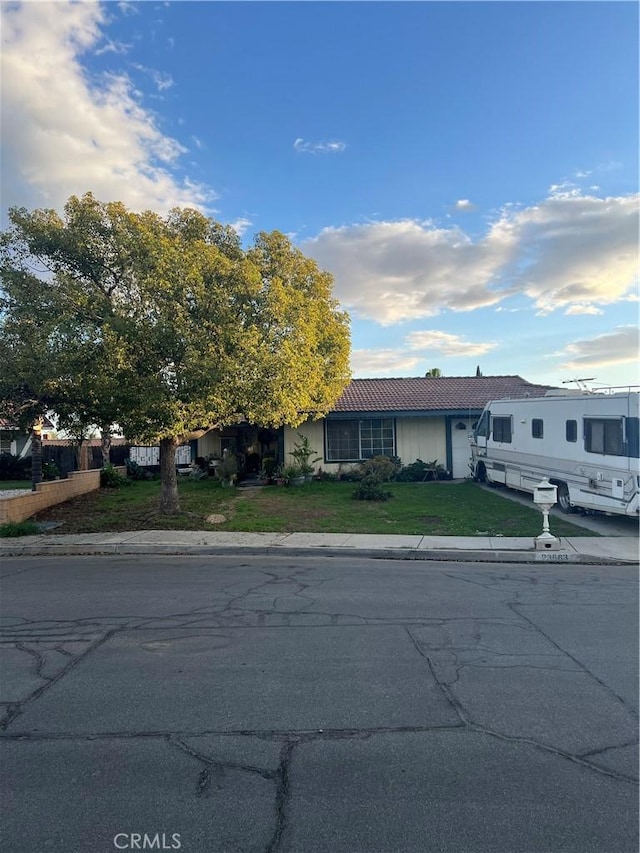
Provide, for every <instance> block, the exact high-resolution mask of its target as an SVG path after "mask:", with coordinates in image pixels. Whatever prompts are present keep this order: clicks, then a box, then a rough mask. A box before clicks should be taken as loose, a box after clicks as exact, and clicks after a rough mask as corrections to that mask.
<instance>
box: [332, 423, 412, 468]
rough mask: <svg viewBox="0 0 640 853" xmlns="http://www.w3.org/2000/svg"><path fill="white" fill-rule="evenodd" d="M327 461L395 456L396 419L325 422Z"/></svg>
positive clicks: (349, 460)
mask: <svg viewBox="0 0 640 853" xmlns="http://www.w3.org/2000/svg"><path fill="white" fill-rule="evenodd" d="M325 436H326V456H327V462H358V461H359V460H360V459H371V457H372V456H395V437H394V429H393V418H372V419H370V420H362V421H358V420H353V421H325Z"/></svg>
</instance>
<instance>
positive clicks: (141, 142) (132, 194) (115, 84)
mask: <svg viewBox="0 0 640 853" xmlns="http://www.w3.org/2000/svg"><path fill="white" fill-rule="evenodd" d="M125 5H128V4H125ZM0 13H1V15H2V47H3V49H2V78H3V91H2V98H3V114H4V116H3V117H4V121H3V159H2V186H3V197H4V198H3V200H4V203H5V204H6V205H11V204H18V205H25V206H28V207H30V206H42V205H45V206H47V207H54V208H58V209H59V208H60V207H61V206H62V205H63V204H64V202H65V201H66V199H67V198H68V197H69V196H70V195H72V194H77V195H80V194H83V193H85V192H87V191H91V192H93V193H94V195H95V196H96V197H97V198H99V199H100V200H104V201H109V200H113V199H118V200H121V201H123V202H124V203H125V204H127V205H128V206H129V207H131V208H133V209H134V210H140V209H143V208H152V209H154V210H157V211H158V212H163V211H166V210H167V209H169V208H170V207H173V206H174V205H191V206H196V207H200V208H206V206H207V204H208V203H209V202H210V201H211V200H212V199H213V198H214V197H215V196H214V194H213V193H211V191H210V190H208V189H207V188H206V187H204V186H202V185H200V184H197V183H195V182H192V181H189V180H188V179H185V180H182V181H181V180H178V179H177V178H176V177H175V175H174V173H173V169H174V168H175V166H176V163H177V159H178V158H179V156H180V155H181V154H182V153H183V152H184V151H185V149H184V148H183V146H182V145H180V143H178V142H177V141H176V140H175V139H172V138H171V137H169V136H167V135H165V134H164V133H163V132H162V131H161V130H160V128H159V126H158V123H157V120H156V119H155V117H154V116H153V114H152V113H151V112H149V111H148V110H147V109H145V108H144V106H143V105H142V104H141V100H140V95H139V93H137V92H136V91H135V89H134V87H133V86H132V84H131V81H130V80H129V79H128V77H127V76H126V75H124V74H110V75H105V76H104V77H102V78H100V80H99V81H97V82H96V81H95V80H92V79H90V78H89V75H88V74H87V73H86V72H85V70H84V68H83V65H82V61H81V60H82V56H83V54H85V53H87V52H90V51H96V50H99V49H100V48H101V46H102V45H103V41H104V39H103V32H102V30H103V27H104V25H105V23H106V15H105V12H104V11H103V8H102V7H101V6H100V5H99V4H98V3H92V2H84V3H68V2H64V3H63V2H57V3H23V4H21V5H14V4H8V3H3V4H1V6H0ZM107 43H108V42H107ZM156 82H157V85H158V86H159V87H162V86H165V88H166V86H167V85H169V78H166V77H163V76H162V75H161V76H159V77H158V79H157V81H156Z"/></svg>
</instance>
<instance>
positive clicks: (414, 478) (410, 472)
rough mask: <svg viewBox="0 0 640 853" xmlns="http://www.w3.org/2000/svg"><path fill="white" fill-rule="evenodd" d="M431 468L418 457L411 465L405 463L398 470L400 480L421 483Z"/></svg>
mask: <svg viewBox="0 0 640 853" xmlns="http://www.w3.org/2000/svg"><path fill="white" fill-rule="evenodd" d="M428 470H429V465H427V463H426V462H423V461H422V459H416V461H415V462H412V463H411V465H405V466H404V467H403V468H401V469H400V471H398V480H399V481H400V482H401V483H421V482H422V481H423V480H424V478H425V476H426V474H427V471H428Z"/></svg>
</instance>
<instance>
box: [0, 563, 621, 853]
mask: <svg viewBox="0 0 640 853" xmlns="http://www.w3.org/2000/svg"><path fill="white" fill-rule="evenodd" d="M247 567H248V566H247ZM35 568H37V567H34V569H35ZM34 569H26V570H22V571H20V572H16V573H15V574H21V573H23V572H24V571H33V570H34ZM313 570H314V567H308V568H305V569H300V568H299V567H294V566H287V567H283V569H282V571H281V572H270V571H266V570H260V571H259V574H261V575H262V576H263V578H266V580H265V579H262V580H260V579H256V578H253V579H244V580H242V581H238V580H234V581H232V582H230V583H228V584H226V585H225V586H223V587H221V589H220V590H218V591H216V593H215V597H216V598H218V599H222V600H221V601H219V606H215V605H214V606H212V605H211V604H209V605H205V606H201V607H198V608H195V609H192V610H188V611H182V612H178V613H173V614H164V615H162V616H153V617H149V616H142V615H134V614H130V615H127V616H107V615H103V616H94V617H85V618H82V619H75V620H51V619H47V620H27V619H23V618H22V617H6V619H9V620H11V619H15V620H18V624H15V625H6V624H5V627H4V629H3V632H2V633H3V636H4V638H5V639H4V642H7V643H10V644H12V645H13V646H14V647H15V648H17V649H18V650H20V651H22V652H25V653H27V654H28V655H30V656H31V658H32V659H33V661H34V662H35V671H36V674H37V675H38V677H39V678H42V679H46V683H45V684H43V685H41V686H40V687H38V688H37V689H36V690H34V691H33V692H32V693H31V694H30V695H29V696H28V697H27V698H25V699H24V700H22V701H21V702H11V703H5V705H4V707H5V716H4V718H3V719H2V721H1V722H0V740H8V741H47V740H72V741H83V740H92V741H95V740H103V739H104V740H109V739H127V740H136V739H141V740H142V739H145V738H146V739H149V738H161V739H163V740H165V741H166V742H167V743H168V744H169V745H170V746H171V747H172V748H174V749H177V750H180V751H181V752H183V753H185V754H187V755H189V756H190V757H191V758H193V759H194V760H195V761H196V762H198V763H199V764H200V771H199V773H198V776H197V779H196V782H195V791H194V795H195V796H197V797H207V796H208V793H209V791H210V789H211V785H212V784H213V780H214V779H215V778H216V774H220V773H223V772H225V771H227V770H233V771H239V772H246V773H252V774H257V775H258V776H260V777H261V778H263V779H265V780H269V781H274V782H275V785H276V792H275V821H274V828H273V833H272V836H271V838H270V840H269V842H268V845H267V847H266V848H265V853H277V851H278V850H279V849H280V848H281V845H282V843H283V839H284V836H285V832H286V830H287V826H288V818H287V808H288V804H289V801H290V796H291V780H290V769H291V762H292V760H293V757H294V753H295V749H296V748H297V747H299V746H300V745H302V744H305V743H308V742H312V741H317V740H325V741H330V740H356V739H358V740H364V739H368V738H371V737H375V736H377V735H384V734H409V733H429V732H436V731H468V732H475V733H479V734H482V735H485V736H488V737H492V738H496V739H499V740H502V741H504V742H509V743H514V744H521V745H528V746H531V747H533V748H535V749H538V750H541V751H543V752H545V753H547V754H551V755H554V756H555V757H558V758H561V759H563V760H565V761H568V762H570V763H571V764H572V765H574V766H577V767H581V768H583V769H587V770H588V771H589V772H592V773H597V774H599V775H602V776H606V777H608V778H611V779H614V780H617V781H618V782H621V783H625V784H633V785H637V780H636V779H635V778H634V777H632V776H629V775H627V774H625V773H622V772H618V771H615V770H610V769H607V768H604V767H601V766H599V765H597V764H595V763H593V761H590V760H589V759H593V758H595V757H597V756H599V755H601V754H603V753H606V752H608V751H611V750H615V749H620V748H623V747H626V746H634V745H635V744H636V743H637V741H629V742H627V743H623V744H612V745H608V746H604V747H599V748H598V749H596V750H589V751H586V752H581V753H572V752H568V751H565V750H562V749H559V748H557V747H554V746H551V745H550V744H547V743H544V742H541V741H538V740H537V739H535V738H528V737H526V736H519V735H508V734H504V733H502V732H499V731H496V730H493V729H491V728H489V727H487V726H484V725H481V724H478V723H476V722H474V720H473V719H472V715H471V714H470V713H469V712H468V710H467V709H465V707H464V705H463V704H462V703H461V702H460V700H459V699H458V698H457V696H456V695H455V693H454V691H453V690H452V689H451V688H452V685H453V684H455V683H456V682H457V681H458V678H459V674H460V671H461V670H462V669H464V668H487V669H493V668H505V669H506V668H509V669H511V668H516V669H518V668H526V669H543V670H551V671H556V670H560V671H563V672H567V671H570V672H584V673H586V674H587V675H588V676H590V677H591V678H593V679H594V680H595V681H596V682H597V683H598V684H599V685H600V686H601V687H604V688H605V690H606V691H607V692H608V694H609V695H610V696H612V697H614V698H615V700H616V701H618V702H620V703H621V704H622V705H623V707H624V708H625V710H626V711H627V712H629V713H631V714H632V715H633V716H634V718H637V714H636V713H635V711H633V710H632V709H630V708H629V707H628V706H627V703H626V702H625V700H624V699H623V698H622V697H621V696H619V695H618V694H617V693H616V692H615V691H614V690H613V689H612V688H610V687H609V686H608V685H607V684H606V683H605V682H603V681H602V679H600V678H598V677H597V676H596V675H595V674H594V673H592V672H591V671H590V670H589V669H588V667H587V666H586V665H585V664H583V663H582V662H581V661H580V660H579V659H578V658H576V657H575V656H574V655H572V654H571V653H569V652H567V651H566V650H565V649H563V648H562V647H561V646H560V645H559V644H558V643H557V642H555V641H554V640H553V639H552V638H551V637H549V636H548V635H547V634H546V633H545V632H544V631H543V630H542V629H541V628H540V627H539V626H538V625H536V624H535V622H534V621H533V620H532V619H530V618H529V617H527V616H524V615H523V614H522V613H520V612H519V611H518V609H517V608H518V607H519V606H522V605H523V604H524V602H523V601H522V600H521V595H522V594H523V590H524V589H531V588H535V587H547V588H548V587H551V588H552V589H553V591H554V593H555V594H557V595H558V597H559V595H560V591H562V594H563V595H566V594H567V593H569V594H571V595H574V594H575V595H577V592H578V590H579V588H581V587H582V588H584V586H585V582H584V579H582V581H581V582H580V583H576V581H575V579H567V580H566V581H564V580H561V579H558V578H555V579H550V578H545V577H544V576H542V575H540V576H537V575H536V574H529V575H523V576H520V577H518V578H514V577H513V576H512V575H510V574H504V573H501V574H496V573H490V574H485V576H484V577H483V578H480V577H479V578H477V579H470V578H468V577H464V576H462V575H461V574H456V573H451V572H443V573H442V574H443V575H444V576H446V577H449V578H451V579H452V580H456V581H460V582H464V583H469V584H473V585H476V586H480V587H482V588H484V589H486V590H489V591H490V592H492V593H496V594H498V595H499V596H500V597H501V603H502V604H503V605H504V606H506V607H507V608H508V609H509V610H510V611H511V613H512V614H513V615H514V617H515V618H513V619H512V618H509V617H497V616H496V617H490V618H486V619H483V618H481V617H469V616H462V617H450V618H442V617H440V618H433V617H431V618H429V617H424V618H420V617H415V618H407V617H381V616H376V617H366V616H361V615H359V614H352V613H332V612H325V611H317V610H302V609H297V608H293V609H291V608H290V609H283V610H278V609H277V608H278V603H279V602H283V604H285V605H286V603H287V602H288V603H289V604H291V602H292V599H295V598H300V599H301V604H300V606H301V607H306V606H308V604H309V602H310V603H311V605H314V604H315V601H316V599H315V598H314V597H313V595H312V594H311V593H312V591H313V590H312V588H313V586H314V585H320V584H322V583H325V582H329V581H331V580H334V578H322V579H313V580H312V579H309V578H306V579H305V582H302V580H300V577H301V576H304V575H306V574H307V573H308V572H311V571H313ZM286 572H288V574H287V573H286ZM257 580H259V582H256V581H257ZM598 580H599V579H598V578H597V577H596V576H595V575H592V576H588V577H587V579H586V581H587V585H588V584H590V583H593V582H598ZM287 586H288V587H289V588H288V589H286V591H283V587H287ZM505 586H507V587H517V588H507V589H505ZM239 587H240V588H241V589H242V591H240V590H239V589H238V588H239ZM252 596H255V597H256V598H257V599H258V600H261V601H262V602H270V608H271V609H269V608H268V607H259V608H256V607H255V606H254V607H251V601H250V599H251V597H252ZM224 599H226V603H225V601H224ZM608 603H609V602H608ZM580 604H581V606H588V605H587V604H583V603H582V602H580ZM594 606H595V605H594ZM252 619H253V620H254V621H253V622H252V621H251V620H252ZM292 619H294V620H299V623H298V624H295V625H293V626H292V625H291V621H292ZM311 619H314V620H318V619H326V620H327V621H326V622H325V623H324V624H317V622H316V623H314V624H310V623H309V622H307V623H306V624H305V620H311ZM268 620H279V621H280V623H281V624H268ZM346 620H352V621H346ZM5 621H6V620H5ZM203 621H204V622H207V621H208V622H209V623H212V622H216V624H215V625H213V624H209V625H207V626H203V625H202V624H199V623H202V622H203ZM167 622H173V623H174V624H172V625H168V624H167ZM459 622H471V623H478V624H479V625H495V626H505V627H508V628H511V629H514V628H522V629H523V630H525V631H527V632H531V633H533V634H539V635H540V636H542V637H543V638H544V639H545V640H546V641H547V642H548V643H550V644H551V645H552V646H553V647H554V648H555V649H557V650H558V652H560V654H561V655H562V656H563V657H564V658H565V659H567V658H568V659H569V660H571V661H572V662H573V664H574V665H575V667H576V668H575V669H574V668H573V667H571V668H569V669H567V668H562V667H548V666H538V665H536V664H532V663H528V664H526V663H516V664H514V665H506V666H504V665H503V666H502V667H497V666H496V665H495V664H491V663H487V662H484V661H481V660H479V659H478V658H476V659H474V660H470V661H464V662H460V661H459V656H460V654H464V653H465V652H466V653H469V654H473V653H478V652H483V651H484V652H486V653H487V654H488V655H491V656H495V657H498V658H500V657H505V658H507V657H510V658H517V657H523V658H540V657H545V656H546V655H540V654H533V655H532V654H525V653H522V654H521V653H515V654H509V653H507V652H499V651H494V650H493V649H492V648H491V647H490V646H487V645H485V644H480V643H479V642H478V644H476V645H474V646H471V645H454V644H452V643H445V644H444V645H440V646H434V645H430V646H428V647H427V648H425V646H424V644H423V643H422V642H421V641H420V640H419V639H418V638H417V637H416V636H414V634H413V633H412V631H411V628H412V627H432V626H436V627H443V626H446V625H447V624H448V623H459ZM523 622H524V623H526V627H525V625H524V624H523ZM229 623H234V624H229ZM354 625H357V626H362V627H369V626H380V625H382V626H385V625H400V626H402V627H403V628H404V630H405V631H406V634H407V636H408V638H409V639H410V641H411V643H412V645H413V647H414V648H415V650H416V651H417V653H418V654H419V655H420V657H421V658H422V659H423V660H424V661H425V663H426V666H427V669H428V672H429V675H430V677H431V678H432V679H433V682H434V684H435V685H436V686H437V687H438V688H439V690H440V692H441V693H442V695H443V696H444V698H445V700H446V702H447V704H448V706H449V707H450V708H451V709H452V710H453V711H454V713H455V715H456V717H457V719H458V720H459V722H458V723H457V724H450V725H431V726H400V727H394V726H388V727H387V726H379V727H373V728H364V729H355V728H343V729H327V730H322V729H318V730H300V731H296V730H278V729H272V730H246V729H243V730H235V731H229V730H224V731H218V730H210V731H198V732H193V731H186V732H175V731H150V732H135V733H123V732H111V733H96V734H89V735H84V736H78V735H74V734H73V733H61V734H60V733H58V734H46V733H45V734H39V733H29V732H16V731H10V732H8V731H7V729H8V727H9V726H12V729H14V728H15V726H13V725H12V724H13V723H15V721H16V720H17V719H18V718H19V716H20V715H21V714H22V712H23V710H24V709H25V707H26V706H27V705H28V704H29V703H32V702H34V701H36V700H37V699H39V698H40V696H42V694H43V693H44V692H45V691H46V690H48V689H49V688H50V687H51V686H52V685H53V684H55V683H57V682H58V681H60V680H61V679H62V678H64V677H65V676H66V675H67V674H68V673H69V672H70V671H71V670H72V669H73V667H75V666H76V665H77V664H78V663H80V662H81V661H83V660H85V659H86V658H87V657H88V656H89V655H91V654H92V653H93V652H94V651H95V650H97V649H98V648H99V647H100V646H102V645H103V644H104V643H106V642H107V641H108V640H110V639H111V638H113V637H114V636H117V635H120V634H122V633H123V632H125V631H128V632H130V633H133V632H141V633H142V632H144V631H155V632H158V631H170V630H175V629H179V630H180V631H182V632H185V633H184V637H183V638H193V637H211V636H216V635H212V633H211V631H215V630H216V629H217V630H220V629H224V630H235V629H245V630H246V629H253V628H271V627H273V628H281V627H301V628H305V629H308V628H313V627H319V628H321V627H327V626H332V627H351V626H354ZM38 632H40V633H38ZM203 632H207V633H203ZM97 633H100V634H101V636H100V637H98V638H95V635H96V634H97ZM26 639H28V641H29V642H26V641H25V640H26ZM38 639H42V640H43V641H46V642H48V643H49V644H52V643H54V642H55V643H57V645H52V647H51V649H52V650H53V651H57V652H59V653H60V654H62V655H65V656H67V657H69V658H70V659H69V662H68V664H67V665H66V666H64V667H62V668H61V670H60V671H59V672H58V673H56V674H55V675H51V676H46V675H44V670H45V668H46V665H47V660H46V655H43V654H42V650H40V649H34V648H32V647H31V645H32V644H33V643H34V642H36V641H37V640H38ZM175 639H176V637H171V640H175ZM473 639H477V640H478V641H479V640H480V633H479V632H477V633H475V634H474V635H473ZM91 640H92V641H91ZM161 640H162V638H161V637H156V638H155V639H154V642H161ZM88 641H91V642H89V645H88V646H87V648H86V649H84V650H83V651H82V652H80V653H79V654H75V655H74V654H73V653H71V652H69V651H68V649H65V648H64V645H65V644H69V643H73V642H77V643H84V644H86V643H87V642H88ZM0 642H2V641H0ZM45 651H46V649H45ZM438 652H440V653H443V652H444V653H445V654H450V655H451V656H452V658H453V661H452V662H451V663H450V664H447V663H446V662H445V663H444V664H442V663H441V662H438V661H437V660H436V659H434V657H433V653H438ZM430 653H431V654H430ZM548 657H555V656H554V655H552V654H549V655H548ZM447 666H449V667H450V668H451V669H453V671H454V672H455V678H453V679H447V678H446V677H445V674H444V673H443V672H441V670H442V668H443V667H444V668H446V667H447ZM203 735H225V736H229V735H236V736H246V737H253V738H260V739H264V740H270V741H277V742H281V750H280V760H279V765H278V769H277V770H275V771H274V770H266V769H264V768H260V767H258V766H256V765H251V764H246V763H242V762H233V761H220V760H217V759H215V758H213V757H211V756H207V755H206V753H202V752H200V751H198V750H196V749H194V748H193V747H192V746H190V745H189V744H187V743H185V738H191V737H199V736H203Z"/></svg>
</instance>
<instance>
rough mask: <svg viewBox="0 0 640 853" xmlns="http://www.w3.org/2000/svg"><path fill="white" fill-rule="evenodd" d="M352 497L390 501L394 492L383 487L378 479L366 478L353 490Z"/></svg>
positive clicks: (355, 498)
mask: <svg viewBox="0 0 640 853" xmlns="http://www.w3.org/2000/svg"><path fill="white" fill-rule="evenodd" d="M351 497H352V498H353V499H354V500H356V501H388V500H389V498H392V497H393V494H392V493H391V492H387V491H385V490H384V489H382V488H381V487H380V483H378V482H377V481H376V480H374V479H372V478H365V479H364V480H362V481H361V482H360V485H358V486H357V487H356V488H355V489H354V490H353V492H352V493H351Z"/></svg>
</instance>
